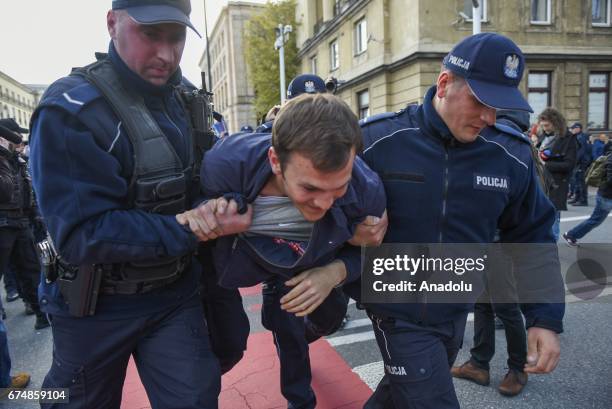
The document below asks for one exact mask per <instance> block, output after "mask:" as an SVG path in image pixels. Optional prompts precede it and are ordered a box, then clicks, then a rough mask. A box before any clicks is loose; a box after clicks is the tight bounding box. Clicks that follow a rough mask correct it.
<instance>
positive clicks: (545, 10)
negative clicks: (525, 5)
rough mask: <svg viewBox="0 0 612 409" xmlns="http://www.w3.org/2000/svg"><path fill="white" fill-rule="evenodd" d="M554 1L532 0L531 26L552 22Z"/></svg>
mask: <svg viewBox="0 0 612 409" xmlns="http://www.w3.org/2000/svg"><path fill="white" fill-rule="evenodd" d="M551 2H552V0H531V24H550V23H551V22H552V18H551V16H552V4H551Z"/></svg>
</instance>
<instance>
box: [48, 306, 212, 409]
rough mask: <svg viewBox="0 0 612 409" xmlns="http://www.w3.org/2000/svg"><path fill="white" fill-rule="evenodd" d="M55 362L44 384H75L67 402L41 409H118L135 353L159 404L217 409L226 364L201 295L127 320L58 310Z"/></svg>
mask: <svg viewBox="0 0 612 409" xmlns="http://www.w3.org/2000/svg"><path fill="white" fill-rule="evenodd" d="M51 326H52V329H53V363H52V365H51V369H50V370H49V373H48V374H47V376H46V377H45V380H44V382H43V385H42V387H43V388H68V389H69V396H70V402H69V403H68V404H65V403H58V404H48V405H41V407H42V408H56V409H70V408H79V409H80V408H91V409H107V408H108V409H119V407H120V405H121V394H122V389H123V383H124V380H125V373H126V368H127V365H128V361H129V359H130V356H133V357H134V361H135V363H136V366H137V368H138V374H139V375H140V379H141V380H142V383H143V385H144V387H145V389H146V392H147V395H148V397H149V401H150V402H151V406H152V408H153V409H162V408H163V409H178V408H181V409H196V408H197V409H216V408H217V398H218V395H219V392H220V388H221V379H220V378H221V375H220V370H219V363H218V361H217V358H216V357H215V356H214V354H213V352H212V349H211V347H210V340H209V337H208V329H207V326H206V322H205V320H204V313H203V310H202V303H201V301H200V299H199V297H198V296H193V297H190V298H188V299H186V300H184V301H183V303H181V304H179V305H173V306H172V307H169V308H167V309H165V310H162V311H161V312H159V309H156V312H155V313H149V314H146V313H143V315H142V316H138V317H133V316H130V318H126V319H121V318H116V317H115V318H113V317H105V316H104V314H103V313H101V314H97V315H95V316H91V317H84V318H74V317H67V316H59V315H54V316H52V318H51Z"/></svg>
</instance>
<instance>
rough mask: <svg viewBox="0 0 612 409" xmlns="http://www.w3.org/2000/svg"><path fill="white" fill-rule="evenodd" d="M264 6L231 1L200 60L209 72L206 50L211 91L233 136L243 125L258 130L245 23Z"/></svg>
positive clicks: (220, 16) (217, 109)
mask: <svg viewBox="0 0 612 409" xmlns="http://www.w3.org/2000/svg"><path fill="white" fill-rule="evenodd" d="M262 8H263V5H262V4H257V3H249V2H243V1H230V2H229V3H228V5H227V6H225V7H224V8H223V10H222V11H221V14H220V15H219V17H218V19H217V21H216V22H215V25H214V28H213V30H212V32H211V33H210V36H209V39H208V44H207V45H206V46H207V47H210V49H209V50H204V53H203V55H202V58H201V59H200V68H201V69H202V71H208V60H207V51H208V55H210V69H211V72H210V76H207V78H210V82H211V83H210V84H208V86H209V89H210V90H211V91H212V92H213V93H214V103H215V110H216V111H218V112H219V113H221V114H222V115H223V117H224V118H225V122H226V123H227V126H228V128H229V132H230V133H234V132H237V131H239V130H240V128H241V127H242V126H244V125H251V126H253V127H255V125H256V123H257V118H256V115H255V110H254V109H253V100H254V99H255V92H254V90H253V85H252V83H251V81H250V79H249V75H248V70H247V64H246V58H245V55H244V37H243V33H244V30H245V24H246V22H247V21H248V20H249V19H250V18H251V16H252V15H253V14H255V13H258V12H260V11H261V10H262Z"/></svg>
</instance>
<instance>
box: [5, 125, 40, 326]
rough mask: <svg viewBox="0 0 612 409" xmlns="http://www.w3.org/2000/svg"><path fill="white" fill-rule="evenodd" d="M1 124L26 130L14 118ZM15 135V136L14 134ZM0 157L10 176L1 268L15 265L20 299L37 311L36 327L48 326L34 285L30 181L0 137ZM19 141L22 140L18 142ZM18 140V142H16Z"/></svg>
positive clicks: (23, 166)
mask: <svg viewBox="0 0 612 409" xmlns="http://www.w3.org/2000/svg"><path fill="white" fill-rule="evenodd" d="M0 126H2V127H3V129H4V130H5V131H4V132H3V134H4V136H6V137H10V134H9V133H8V132H10V133H12V134H13V135H15V133H27V132H28V130H27V129H25V128H22V127H20V126H19V124H18V123H17V122H16V121H15V120H14V119H13V118H7V119H0ZM17 136H18V135H17ZM2 140H3V141H5V142H6V143H3V144H2V146H0V156H1V159H0V160H1V161H2V165H1V166H2V167H3V168H5V169H6V171H5V172H8V173H9V175H10V180H11V185H10V194H9V195H8V196H9V197H8V198H7V200H2V201H0V271H3V272H4V271H7V270H8V268H9V262H12V263H13V265H14V266H15V267H16V270H15V271H16V274H17V279H18V281H19V284H20V285H21V290H22V295H23V298H24V299H25V301H26V302H27V303H29V304H30V306H31V307H32V310H33V311H34V313H35V314H36V323H35V324H34V328H35V329H42V328H45V327H48V326H49V322H48V321H47V318H46V317H45V315H44V314H43V313H42V312H41V310H40V307H39V305H38V297H37V293H36V286H37V284H38V282H39V281H40V263H39V261H38V256H37V254H36V249H35V244H34V236H33V234H32V230H31V223H32V221H33V220H34V218H35V216H36V210H35V204H34V196H33V195H32V184H31V181H30V175H29V174H28V170H27V164H26V162H25V161H24V160H23V159H22V158H21V157H20V156H19V153H18V152H16V151H15V149H14V146H15V143H13V144H10V143H8V141H7V139H6V138H4V137H3V138H2ZM19 143H21V142H19ZM19 143H17V145H18V144H19Z"/></svg>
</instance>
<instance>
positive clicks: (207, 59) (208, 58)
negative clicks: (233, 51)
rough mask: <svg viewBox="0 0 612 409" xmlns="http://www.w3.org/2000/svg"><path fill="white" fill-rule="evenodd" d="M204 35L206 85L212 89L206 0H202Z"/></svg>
mask: <svg viewBox="0 0 612 409" xmlns="http://www.w3.org/2000/svg"><path fill="white" fill-rule="evenodd" d="M204 35H205V36H206V64H207V65H208V67H207V68H208V73H207V74H208V86H209V87H210V89H211V90H212V86H213V83H212V79H211V77H210V43H209V42H208V22H207V18H206V0H204ZM204 79H205V78H204V77H202V81H204ZM202 88H206V83H203V84H202Z"/></svg>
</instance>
